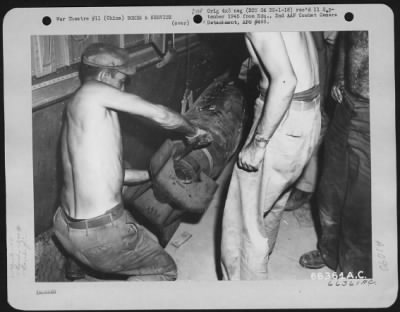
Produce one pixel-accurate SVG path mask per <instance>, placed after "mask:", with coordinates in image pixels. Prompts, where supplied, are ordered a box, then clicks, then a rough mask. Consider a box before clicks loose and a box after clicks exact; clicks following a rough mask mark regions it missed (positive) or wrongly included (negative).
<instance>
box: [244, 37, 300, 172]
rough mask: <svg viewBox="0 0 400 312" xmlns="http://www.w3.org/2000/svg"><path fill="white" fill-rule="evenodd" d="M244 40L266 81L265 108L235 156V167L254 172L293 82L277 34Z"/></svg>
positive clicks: (292, 72)
mask: <svg viewBox="0 0 400 312" xmlns="http://www.w3.org/2000/svg"><path fill="white" fill-rule="evenodd" d="M247 38H248V39H249V40H250V42H251V46H252V47H253V49H254V51H255V52H256V54H257V57H258V60H259V63H260V67H261V68H260V69H261V70H264V71H265V72H266V73H267V75H268V76H269V78H270V85H269V88H268V94H267V98H266V102H265V106H264V109H263V113H262V115H261V118H260V121H259V124H258V125H257V128H256V131H255V136H254V137H253V138H252V140H251V141H250V142H249V144H248V145H247V146H245V147H244V148H243V149H242V151H241V153H240V155H239V166H240V167H241V168H243V169H245V170H248V171H255V170H258V167H259V165H260V163H261V161H262V159H263V155H264V152H263V151H264V148H265V146H266V143H267V142H268V140H269V139H270V138H271V136H272V135H273V133H274V132H275V130H276V128H277V127H278V125H279V123H280V121H281V120H282V118H283V116H284V114H285V112H286V111H287V109H288V107H289V104H290V102H291V99H292V96H293V93H294V90H295V89H296V84H297V79H296V75H295V74H294V71H293V68H292V65H291V62H290V59H289V56H288V53H287V50H286V46H285V43H284V41H283V38H282V35H281V33H276V32H275V33H272V32H268V33H251V34H248V35H247ZM260 138H261V141H260V140H259V139H260Z"/></svg>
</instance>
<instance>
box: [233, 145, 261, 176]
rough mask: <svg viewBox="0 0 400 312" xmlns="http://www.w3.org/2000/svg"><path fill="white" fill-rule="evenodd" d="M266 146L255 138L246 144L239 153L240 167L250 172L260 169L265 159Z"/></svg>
mask: <svg viewBox="0 0 400 312" xmlns="http://www.w3.org/2000/svg"><path fill="white" fill-rule="evenodd" d="M265 147H266V145H265V144H262V143H259V142H257V141H255V140H253V141H251V142H250V144H248V145H246V146H245V147H244V148H243V149H242V150H241V152H240V153H239V159H238V166H239V168H241V169H243V170H245V171H249V172H254V171H258V168H259V167H260V165H261V162H262V161H263V159H264V155H265Z"/></svg>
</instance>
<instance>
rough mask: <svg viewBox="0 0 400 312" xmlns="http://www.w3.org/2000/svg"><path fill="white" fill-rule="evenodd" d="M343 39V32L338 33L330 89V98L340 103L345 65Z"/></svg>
mask: <svg viewBox="0 0 400 312" xmlns="http://www.w3.org/2000/svg"><path fill="white" fill-rule="evenodd" d="M344 41H345V38H344V33H339V34H338V37H337V44H338V57H337V63H336V70H335V73H334V80H333V86H332V90H331V96H332V98H333V99H334V100H335V101H336V102H338V103H342V100H343V95H342V88H343V86H344V66H345V64H344V63H345V47H344V45H345V42H344Z"/></svg>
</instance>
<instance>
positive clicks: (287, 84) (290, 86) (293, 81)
mask: <svg viewBox="0 0 400 312" xmlns="http://www.w3.org/2000/svg"><path fill="white" fill-rule="evenodd" d="M279 84H280V85H281V88H283V89H284V90H286V91H287V92H289V93H290V92H294V90H296V86H297V77H296V75H294V74H293V75H286V76H283V77H280V78H279Z"/></svg>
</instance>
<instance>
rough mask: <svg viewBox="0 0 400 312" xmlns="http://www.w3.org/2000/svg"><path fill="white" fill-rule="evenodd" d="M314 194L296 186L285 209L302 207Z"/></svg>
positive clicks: (290, 209) (291, 209)
mask: <svg viewBox="0 0 400 312" xmlns="http://www.w3.org/2000/svg"><path fill="white" fill-rule="evenodd" d="M312 194H313V193H310V192H304V191H301V190H298V189H296V188H295V189H294V190H293V191H292V193H291V194H290V196H289V199H288V201H287V203H286V206H285V211H293V210H296V209H298V208H300V207H301V206H303V205H304V204H305V203H307V202H308V201H309V200H310V198H311V195H312Z"/></svg>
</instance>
